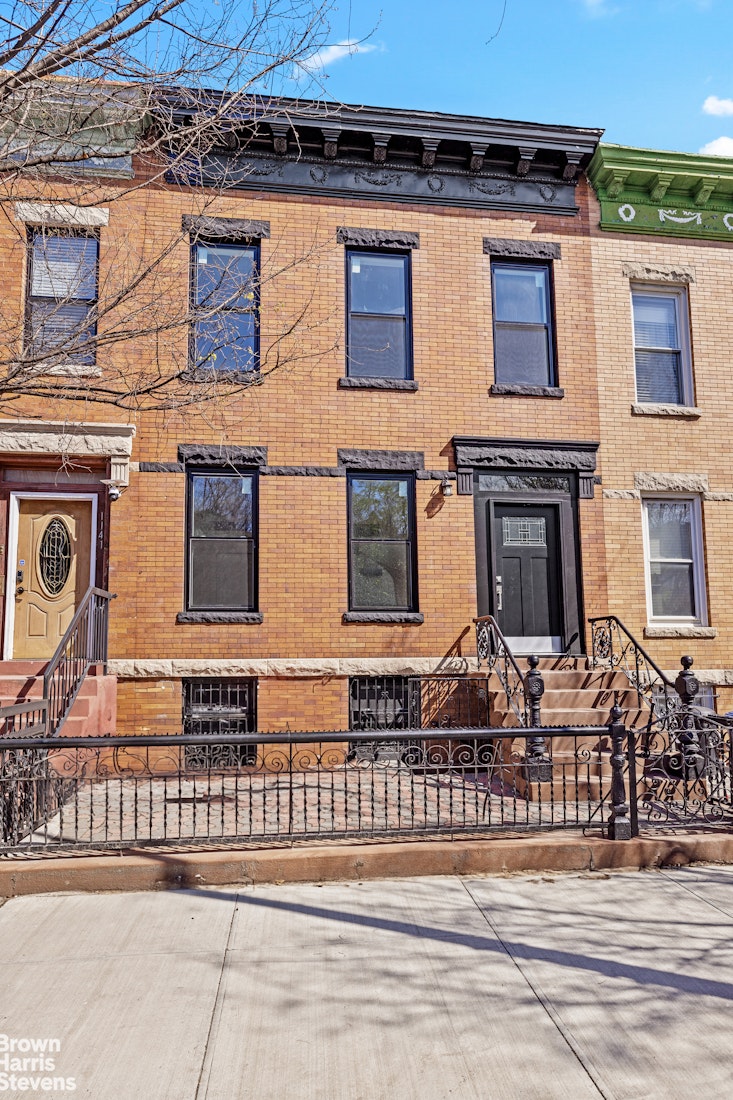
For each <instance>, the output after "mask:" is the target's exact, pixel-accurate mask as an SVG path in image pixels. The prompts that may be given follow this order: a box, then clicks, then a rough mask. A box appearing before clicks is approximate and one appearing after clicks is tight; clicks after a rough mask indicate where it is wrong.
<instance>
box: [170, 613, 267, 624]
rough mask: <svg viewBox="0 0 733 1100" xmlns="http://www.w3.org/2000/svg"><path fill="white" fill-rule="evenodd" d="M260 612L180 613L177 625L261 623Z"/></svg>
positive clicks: (261, 616)
mask: <svg viewBox="0 0 733 1100" xmlns="http://www.w3.org/2000/svg"><path fill="white" fill-rule="evenodd" d="M263 621H264V615H263V614H262V612H261V611H180V612H179V613H178V615H176V622H177V623H255V624H256V623H261V622H263Z"/></svg>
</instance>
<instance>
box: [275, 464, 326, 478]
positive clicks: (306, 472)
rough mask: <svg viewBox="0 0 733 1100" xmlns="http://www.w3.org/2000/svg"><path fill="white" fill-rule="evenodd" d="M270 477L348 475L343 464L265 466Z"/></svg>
mask: <svg viewBox="0 0 733 1100" xmlns="http://www.w3.org/2000/svg"><path fill="white" fill-rule="evenodd" d="M260 473H261V474H263V475H266V476H268V477H346V470H345V469H344V467H343V466H263V467H262V469H261V470H260Z"/></svg>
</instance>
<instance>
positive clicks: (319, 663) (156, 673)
mask: <svg viewBox="0 0 733 1100" xmlns="http://www.w3.org/2000/svg"><path fill="white" fill-rule="evenodd" d="M109 671H110V673H111V674H113V675H116V676H119V677H123V678H126V679H141V680H148V679H154V680H167V679H176V678H178V677H181V676H270V677H283V678H285V677H287V678H292V679H301V678H312V677H329V676H420V675H423V676H427V675H431V674H435V673H461V672H475V671H476V658H475V657H474V656H470V657H337V658H333V657H313V658H293V659H288V658H277V659H275V658H269V659H253V660H247V659H246V658H245V659H241V658H240V659H227V658H202V659H198V660H197V659H183V660H178V659H174V660H153V659H151V660H124V659H118V660H111V661H109ZM673 675H674V674H673ZM731 682H733V672H732V673H731Z"/></svg>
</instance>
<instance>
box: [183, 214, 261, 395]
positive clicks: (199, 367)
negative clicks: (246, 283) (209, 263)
mask: <svg viewBox="0 0 733 1100" xmlns="http://www.w3.org/2000/svg"><path fill="white" fill-rule="evenodd" d="M219 247H222V248H241V249H252V250H253V252H254V264H253V268H254V288H253V289H254V298H253V304H252V308H251V309H248V310H238V309H236V308H234V307H224V308H223V309H222V310H221V312H223V313H227V312H232V313H237V312H238V313H252V314H253V316H254V341H253V352H252V366H251V367H248V368H246V369H241V370H240V369H235V370H231V369H229V368H227V367H224V368H222V367H219V368H217V367H216V365H215V364H210V365H208V366H207V363H206V360H204V361H203V362H199V360H198V356H197V351H196V342H197V330H198V325H199V323H200V322H199V321H198V320H197V319H196V313H197V310H198V308H199V303H198V301H197V300H196V299H197V296H198V281H197V272H198V266H199V265H198V263H197V258H196V257H197V250H198V249H199V248H208V249H210V250H212V251H213V250H216V249H217V248H219ZM261 259H262V246H261V241H260V238H259V237H246V238H245V237H207V236H200V235H196V236H195V237H193V238H192V239H191V244H190V260H189V270H190V275H189V305H190V309H191V315H192V317H193V320H192V322H191V328H190V331H189V337H188V364H189V368H188V376H189V378H191V379H192V380H193V381H207V382H208V381H211V378H212V375H218V374H219V375H221V377H222V378H231V379H234V380H235V381H236V380H238V379H256V378H258V377H259V374H260V319H261V311H260V306H261V295H260V278H261Z"/></svg>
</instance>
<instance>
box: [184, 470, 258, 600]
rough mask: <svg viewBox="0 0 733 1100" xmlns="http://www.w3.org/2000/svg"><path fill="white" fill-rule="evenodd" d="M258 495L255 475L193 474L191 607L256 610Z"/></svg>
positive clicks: (190, 494) (190, 488)
mask: <svg viewBox="0 0 733 1100" xmlns="http://www.w3.org/2000/svg"><path fill="white" fill-rule="evenodd" d="M255 495H256V481H255V477H254V475H253V474H245V473H242V474H236V473H235V474H222V473H212V472H201V473H192V474H190V475H189V480H188V601H187V605H188V610H189V611H207V610H208V611H253V610H255V608H256V600H257V594H256V528H255V508H256V504H255Z"/></svg>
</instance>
